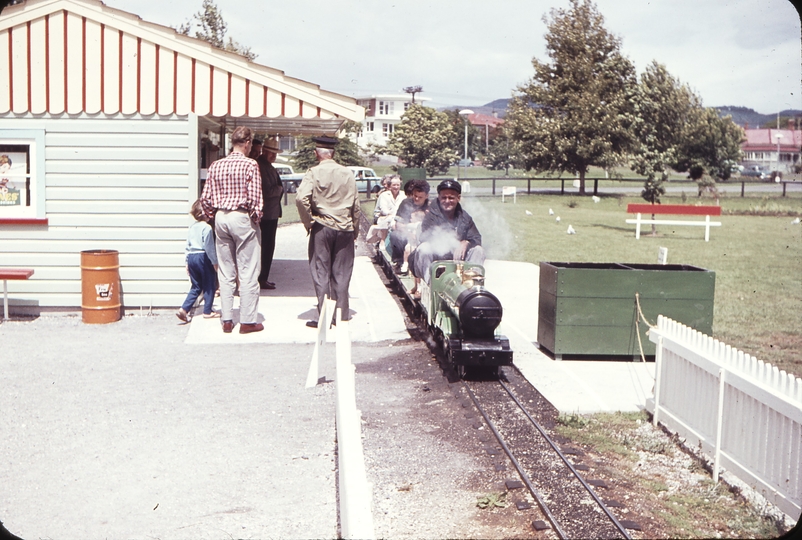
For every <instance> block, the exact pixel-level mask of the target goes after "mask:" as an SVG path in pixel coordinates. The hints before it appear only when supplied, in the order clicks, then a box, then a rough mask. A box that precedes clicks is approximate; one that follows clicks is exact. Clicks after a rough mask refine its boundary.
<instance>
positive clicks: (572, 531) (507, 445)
mask: <svg viewBox="0 0 802 540" xmlns="http://www.w3.org/2000/svg"><path fill="white" fill-rule="evenodd" d="M509 371H512V370H505V372H506V373H509ZM510 374H511V373H510ZM511 375H512V374H511ZM463 385H464V389H465V391H466V392H467V394H468V396H469V397H470V398H471V400H472V401H473V403H474V405H475V406H476V408H477V409H478V411H479V412H480V414H481V415H482V416H483V417H484V419H485V422H486V423H487V425H488V427H489V428H490V430H491V431H492V432H493V434H494V435H495V437H496V439H497V440H498V443H499V444H500V446H501V447H502V449H503V450H504V452H505V453H506V454H507V456H508V457H509V459H510V461H511V462H512V464H513V465H514V466H515V468H516V469H517V471H518V474H519V475H520V477H521V479H522V481H523V483H524V485H525V486H526V487H527V488H528V489H529V491H530V492H531V494H532V496H533V497H534V499H535V501H536V502H537V504H538V506H539V507H540V509H541V511H542V512H543V514H544V516H545V517H546V519H547V520H548V521H549V523H550V525H551V528H552V529H553V530H554V532H555V533H556V534H557V536H558V537H559V538H627V539H631V538H632V537H631V536H630V535H629V534H628V533H627V530H626V528H625V527H624V525H622V524H621V522H619V521H618V519H616V517H615V516H614V515H613V513H612V512H611V511H610V509H609V508H607V506H606V505H605V504H604V502H603V501H602V500H601V499H600V498H599V497H598V495H597V494H596V493H595V492H594V490H593V488H592V486H591V485H590V484H589V483H588V481H586V480H585V479H584V478H583V477H582V475H581V474H580V473H579V471H578V470H577V468H576V467H575V466H574V464H573V463H572V462H571V460H570V459H569V458H568V457H567V456H566V455H565V453H564V452H563V451H561V449H560V447H559V446H558V445H557V444H556V443H555V442H554V441H552V439H551V438H550V437H549V436H548V434H547V432H546V430H545V429H544V428H543V427H541V425H540V424H539V423H538V422H537V420H536V419H535V417H534V416H533V415H532V414H530V412H529V411H527V408H526V405H525V404H524V403H523V402H522V400H521V399H520V398H519V397H518V396H516V392H515V390H514V389H513V388H511V386H510V385H509V384H507V383H505V382H504V381H503V380H501V379H499V380H498V381H481V382H478V381H463Z"/></svg>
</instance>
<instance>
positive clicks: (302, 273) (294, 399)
mask: <svg viewBox="0 0 802 540" xmlns="http://www.w3.org/2000/svg"><path fill="white" fill-rule="evenodd" d="M277 256H278V259H277V261H276V262H275V271H274V274H273V275H272V276H271V277H272V278H274V281H276V282H277V283H278V284H279V288H278V289H276V290H275V291H263V296H262V298H261V300H260V313H261V315H262V316H263V317H264V319H265V326H266V330H265V331H264V332H259V333H256V334H249V335H240V334H238V333H236V330H235V332H234V333H233V334H228V335H226V334H223V333H222V329H221V327H220V322H219V319H212V320H209V319H203V318H202V317H198V318H195V319H194V320H193V321H192V323H191V324H190V325H188V326H181V325H179V324H178V320H177V319H175V317H174V316H173V315H172V313H170V312H166V313H162V314H161V315H159V316H156V317H147V316H145V317H142V316H130V317H125V318H123V319H122V320H121V321H119V322H118V323H114V324H108V325H86V324H83V323H82V322H81V318H80V313H73V314H66V315H65V314H59V315H43V316H42V317H39V318H38V319H35V320H33V321H30V320H20V321H10V322H6V323H3V324H0V343H2V347H1V348H0V370H2V384H3V391H2V392H0V433H2V434H3V437H2V438H0V456H1V457H2V460H0V521H3V522H4V524H5V525H6V527H7V528H8V529H9V530H10V531H11V532H13V533H15V534H17V535H19V536H20V537H22V538H48V537H49V538H59V539H72V538H75V539H95V538H97V539H100V538H154V537H158V538H171V539H175V538H179V539H180V538H187V539H190V538H193V539H194V538H229V537H233V538H265V537H274V538H276V537H279V538H335V537H336V536H337V534H338V530H337V506H336V504H337V498H336V493H337V491H336V478H335V468H336V467H335V465H336V463H335V429H334V416H335V415H334V386H333V385H330V384H320V385H318V386H317V387H315V388H313V389H305V388H304V383H305V380H306V373H307V370H308V367H309V361H310V358H311V354H312V349H313V343H312V342H313V340H314V336H315V331H314V330H312V329H309V328H307V327H306V326H305V321H306V320H307V318H309V317H310V315H311V314H312V313H313V310H314V309H315V306H314V304H315V301H314V296H313V293H312V285H311V279H310V278H309V271H308V267H307V265H306V260H305V259H306V236H305V235H304V233H303V229H302V228H301V226H300V225H292V226H287V227H281V228H280V229H279V236H278V246H277ZM487 268H488V288H490V289H491V290H492V291H493V292H494V293H495V294H496V295H498V296H499V298H500V299H501V301H502V303H503V305H504V309H505V320H504V323H503V331H504V332H505V333H506V334H507V335H508V337H509V338H510V340H511V342H512V346H513V349H514V351H515V361H516V364H517V365H518V366H519V367H520V368H521V370H522V371H523V372H524V373H525V374H526V376H527V377H528V378H529V379H530V380H531V381H532V382H533V384H534V385H535V386H536V387H537V388H538V389H539V390H541V392H543V393H544V394H545V395H546V397H547V398H548V399H549V400H550V401H551V402H552V403H554V404H555V405H556V406H557V407H558V408H559V409H560V410H561V411H564V412H574V411H579V412H590V411H602V410H636V409H638V408H642V407H643V403H644V401H645V397H646V396H648V395H649V394H650V392H651V384H652V383H651V372H650V368H652V367H653V365H652V364H637V363H632V362H621V363H619V362H615V363H614V362H602V363H594V362H572V361H563V362H555V361H554V360H551V359H549V358H548V357H546V356H544V355H543V354H542V353H540V351H539V350H538V349H536V348H535V346H534V345H533V343H534V341H535V337H536V329H537V318H536V317H537V290H538V283H539V281H538V275H537V270H538V268H537V267H536V266H535V265H532V264H525V263H510V262H503V261H488V263H487ZM351 294H352V296H353V299H352V309H353V311H354V313H353V315H354V317H353V320H352V322H351V324H350V329H351V335H352V338H353V341H354V344H353V346H352V355H353V356H354V361H355V363H356V362H362V363H366V364H369V363H370V362H371V360H372V359H373V358H375V356H376V354H377V352H378V351H377V347H378V348H380V349H381V350H382V351H386V350H388V349H387V348H388V347H391V346H392V344H393V342H394V341H397V340H404V339H408V338H409V335H408V333H407V332H406V328H405V326H404V324H405V323H404V319H403V317H402V316H401V313H400V312H399V310H398V307H397V305H396V303H395V300H394V299H393V297H392V296H391V295H390V293H389V291H388V290H387V288H386V286H385V285H384V284H383V282H382V281H381V279H380V277H379V276H378V274H377V273H376V271H375V268H374V267H373V266H372V264H371V263H370V261H369V260H368V259H367V258H366V257H360V258H358V260H357V263H356V267H355V271H354V279H353V281H352V288H351ZM265 343H269V344H270V346H268V347H266V346H265ZM232 345H235V346H233V347H232ZM332 349H333V347H332ZM326 354H327V355H328V356H326V357H325V358H326V359H324V361H323V363H322V366H321V375H325V376H327V379H329V380H330V379H332V378H333V376H334V374H333V372H332V367H331V365H332V363H333V361H332V358H333V352H332V350H329V351H328V352H327V353H326ZM327 370H328V371H327ZM358 390H359V389H358ZM397 391H398V389H395V388H391V387H385V388H382V392H386V393H387V394H388V395H392V394H393V392H397Z"/></svg>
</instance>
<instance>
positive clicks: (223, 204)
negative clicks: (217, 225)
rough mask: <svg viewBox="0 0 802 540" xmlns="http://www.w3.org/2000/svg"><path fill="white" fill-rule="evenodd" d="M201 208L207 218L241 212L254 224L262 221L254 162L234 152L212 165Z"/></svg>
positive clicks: (257, 174) (256, 168)
mask: <svg viewBox="0 0 802 540" xmlns="http://www.w3.org/2000/svg"><path fill="white" fill-rule="evenodd" d="M201 205H202V206H203V213H204V214H206V217H208V218H213V217H214V214H215V212H216V211H217V210H243V211H245V212H248V215H250V216H251V219H252V220H254V221H256V222H258V221H259V220H260V219H262V205H263V200H262V177H261V176H259V166H258V165H257V164H256V161H254V160H252V159H250V158H247V157H245V156H244V155H243V154H242V153H241V152H237V151H234V152H231V153H230V154H229V155H228V156H226V157H224V158H223V159H218V160H217V161H215V162H214V163H212V166H211V167H209V174H208V176H207V177H206V185H205V186H204V187H203V194H202V195H201Z"/></svg>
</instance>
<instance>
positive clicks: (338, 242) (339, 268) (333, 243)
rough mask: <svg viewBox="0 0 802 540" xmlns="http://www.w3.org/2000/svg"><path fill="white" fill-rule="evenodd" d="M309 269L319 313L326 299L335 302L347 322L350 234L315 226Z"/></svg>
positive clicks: (351, 264)
mask: <svg viewBox="0 0 802 540" xmlns="http://www.w3.org/2000/svg"><path fill="white" fill-rule="evenodd" d="M309 268H310V270H311V271H312V283H313V284H314V285H315V294H316V295H317V301H318V304H317V306H318V307H317V309H318V313H319V312H320V309H321V308H322V307H323V301H324V300H325V298H326V296H328V297H329V298H331V299H332V300H337V307H338V308H339V309H340V311H341V313H342V315H341V317H342V320H344V321H347V320H350V319H351V312H350V307H349V303H348V286H349V285H350V283H351V275H352V274H353V272H354V233H353V231H336V230H334V229H331V228H329V227H324V226H323V225H321V224H320V223H315V224H314V225H313V226H312V231H311V233H310V236H309Z"/></svg>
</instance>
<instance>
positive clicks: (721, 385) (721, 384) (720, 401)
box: [713, 368, 727, 482]
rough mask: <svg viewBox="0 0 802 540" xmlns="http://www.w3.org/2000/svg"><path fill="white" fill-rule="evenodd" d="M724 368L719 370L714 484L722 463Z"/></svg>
mask: <svg viewBox="0 0 802 540" xmlns="http://www.w3.org/2000/svg"><path fill="white" fill-rule="evenodd" d="M726 373H727V372H726V371H725V370H724V368H719V370H718V412H717V413H716V450H715V456H714V457H713V482H718V471H719V466H720V463H721V431H722V427H723V424H724V376H725V374H726Z"/></svg>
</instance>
